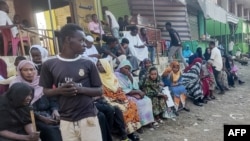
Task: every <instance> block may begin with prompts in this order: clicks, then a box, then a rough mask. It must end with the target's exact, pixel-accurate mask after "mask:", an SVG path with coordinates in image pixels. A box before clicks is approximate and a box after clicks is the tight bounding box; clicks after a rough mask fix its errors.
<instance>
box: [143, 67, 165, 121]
mask: <svg viewBox="0 0 250 141" xmlns="http://www.w3.org/2000/svg"><path fill="white" fill-rule="evenodd" d="M141 81H142V82H141V83H140V84H141V86H140V87H141V88H143V89H142V91H144V92H145V94H146V95H147V96H148V97H149V98H150V99H151V100H152V104H153V114H154V117H155V120H156V122H159V123H163V121H162V120H161V118H160V115H161V114H162V113H163V112H165V111H166V108H167V105H166V100H167V99H168V97H167V95H164V94H162V92H161V91H162V86H164V84H163V83H162V82H161V78H160V76H159V74H158V71H157V68H155V67H151V68H149V70H148V76H147V77H145V78H144V79H143V80H141Z"/></svg>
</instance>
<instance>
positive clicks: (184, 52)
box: [182, 49, 192, 58]
mask: <svg viewBox="0 0 250 141" xmlns="http://www.w3.org/2000/svg"><path fill="white" fill-rule="evenodd" d="M182 55H183V57H184V58H188V57H189V56H191V55H192V51H191V50H189V49H188V50H186V49H185V50H183V51H182Z"/></svg>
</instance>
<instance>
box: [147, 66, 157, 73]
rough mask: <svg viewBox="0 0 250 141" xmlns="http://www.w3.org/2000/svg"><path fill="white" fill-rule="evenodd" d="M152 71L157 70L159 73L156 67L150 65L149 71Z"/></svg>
mask: <svg viewBox="0 0 250 141" xmlns="http://www.w3.org/2000/svg"><path fill="white" fill-rule="evenodd" d="M151 71H157V73H158V70H157V68H156V67H150V68H149V71H148V72H149V73H150V72H151Z"/></svg>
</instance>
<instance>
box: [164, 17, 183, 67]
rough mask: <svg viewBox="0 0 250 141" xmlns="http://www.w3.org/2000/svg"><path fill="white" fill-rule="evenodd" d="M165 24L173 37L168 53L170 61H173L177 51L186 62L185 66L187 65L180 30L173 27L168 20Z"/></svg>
mask: <svg viewBox="0 0 250 141" xmlns="http://www.w3.org/2000/svg"><path fill="white" fill-rule="evenodd" d="M165 26H166V29H167V31H168V32H169V36H170V38H171V43H170V48H169V53H168V61H169V63H171V62H172V61H173V56H174V55H175V53H176V52H177V53H178V56H179V57H180V58H181V61H182V62H183V63H184V65H185V66H187V63H186V61H185V58H184V57H183V56H182V46H181V38H180V36H179V34H178V32H177V31H176V30H174V29H173V28H172V24H171V23H170V22H167V23H166V24H165Z"/></svg>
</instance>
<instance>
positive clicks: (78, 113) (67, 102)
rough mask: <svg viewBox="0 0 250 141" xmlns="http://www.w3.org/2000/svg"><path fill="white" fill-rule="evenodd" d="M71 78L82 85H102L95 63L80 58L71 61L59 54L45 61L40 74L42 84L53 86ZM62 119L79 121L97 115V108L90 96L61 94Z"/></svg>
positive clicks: (59, 97) (43, 85) (48, 86)
mask: <svg viewBox="0 0 250 141" xmlns="http://www.w3.org/2000/svg"><path fill="white" fill-rule="evenodd" d="M69 79H71V81H73V82H75V83H77V84H78V85H79V86H82V87H101V86H102V83H101V79H100V77H99V74H98V70H97V68H96V66H95V64H94V63H92V62H91V61H90V60H86V59H82V58H78V59H74V60H71V61H68V60H63V59H62V58H60V57H59V56H58V57H57V58H53V59H50V60H47V61H46V62H44V64H43V66H42V70H41V74H40V85H41V86H42V87H44V88H52V86H53V85H55V86H56V87H58V86H61V85H63V84H65V83H66V82H67V81H68V80H69ZM57 99H58V104H59V113H60V115H61V119H63V120H66V121H78V120H81V119H83V118H87V117H91V116H96V115H97V109H96V107H95V105H94V102H93V99H92V97H90V96H86V95H82V94H78V95H76V96H72V97H66V96H62V95H59V96H58V97H57Z"/></svg>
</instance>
